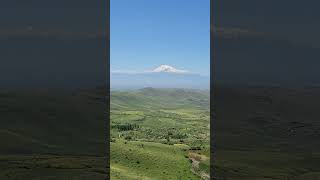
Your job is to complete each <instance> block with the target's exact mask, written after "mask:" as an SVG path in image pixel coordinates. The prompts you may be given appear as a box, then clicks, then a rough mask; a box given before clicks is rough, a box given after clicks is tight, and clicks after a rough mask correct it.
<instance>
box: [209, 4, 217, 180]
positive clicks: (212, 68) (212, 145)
mask: <svg viewBox="0 0 320 180" xmlns="http://www.w3.org/2000/svg"><path fill="white" fill-rule="evenodd" d="M214 1H215V0H210V178H211V179H216V178H215V171H214V169H215V168H214V167H215V166H214V165H215V156H216V147H215V146H216V144H215V130H214V129H215V126H214V122H215V113H214V109H215V108H214V82H213V81H214V78H215V59H214V22H215V21H214V20H215V19H214Z"/></svg>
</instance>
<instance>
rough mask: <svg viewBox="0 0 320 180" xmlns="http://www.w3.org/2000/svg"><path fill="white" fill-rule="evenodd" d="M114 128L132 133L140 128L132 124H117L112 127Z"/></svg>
mask: <svg viewBox="0 0 320 180" xmlns="http://www.w3.org/2000/svg"><path fill="white" fill-rule="evenodd" d="M112 128H116V129H118V130H119V131H132V130H135V129H138V128H139V125H137V124H130V123H126V124H115V125H112Z"/></svg>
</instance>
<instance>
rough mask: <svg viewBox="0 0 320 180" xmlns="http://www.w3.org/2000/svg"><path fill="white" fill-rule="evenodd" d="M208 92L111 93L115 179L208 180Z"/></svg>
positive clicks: (112, 164)
mask: <svg viewBox="0 0 320 180" xmlns="http://www.w3.org/2000/svg"><path fill="white" fill-rule="evenodd" d="M209 97H210V93H209V91H205V90H187V89H154V88H144V89H140V90H128V91H111V101H110V102H111V114H110V116H111V118H110V120H111V123H110V135H111V139H110V145H111V151H110V157H111V158H110V161H111V164H110V165H111V167H110V169H111V179H114V180H122V179H129V180H130V179H155V180H156V179H209V174H210V173H209V171H210V170H209V165H210V163H209V162H210V131H209V130H210V104H209V103H210V102H209Z"/></svg>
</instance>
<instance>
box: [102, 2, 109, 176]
mask: <svg viewBox="0 0 320 180" xmlns="http://www.w3.org/2000/svg"><path fill="white" fill-rule="evenodd" d="M104 3H105V4H103V6H104V7H105V8H104V9H105V12H104V13H103V16H105V18H106V19H105V22H103V23H106V26H105V27H106V28H105V32H104V34H105V38H104V41H105V43H106V44H105V48H106V54H105V59H104V60H105V62H106V66H105V67H106V81H105V82H106V110H105V119H106V121H105V125H104V126H105V127H106V130H105V133H106V135H105V137H106V139H105V142H106V151H105V152H106V157H105V158H106V161H105V162H106V171H107V176H106V180H108V179H110V140H109V139H110V0H104Z"/></svg>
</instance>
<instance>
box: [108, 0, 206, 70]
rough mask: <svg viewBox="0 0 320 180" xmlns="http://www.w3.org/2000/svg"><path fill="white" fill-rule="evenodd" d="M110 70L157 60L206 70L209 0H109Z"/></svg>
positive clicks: (146, 67) (146, 66)
mask: <svg viewBox="0 0 320 180" xmlns="http://www.w3.org/2000/svg"><path fill="white" fill-rule="evenodd" d="M110 3H111V4H110V9H111V10H110V11H111V12H110V13H111V14H110V20H111V24H110V45H111V49H110V50H111V52H110V53H111V55H110V60H111V71H119V70H120V71H145V70H150V68H151V69H152V68H155V67H157V66H159V65H160V64H168V65H172V66H174V67H176V68H178V69H185V70H189V71H191V72H194V73H201V74H209V73H210V69H209V67H210V66H209V65H210V44H209V43H210V38H209V37H210V17H209V16H210V6H209V5H210V4H209V3H210V1H209V0H201V1H195V0H174V1H173V0H152V1H150V0H134V1H133V0H110Z"/></svg>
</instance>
